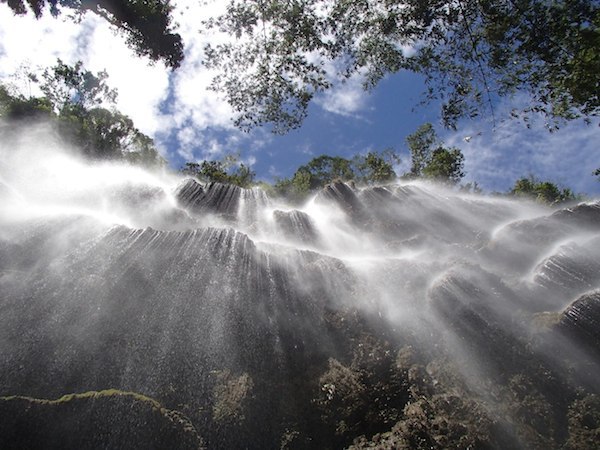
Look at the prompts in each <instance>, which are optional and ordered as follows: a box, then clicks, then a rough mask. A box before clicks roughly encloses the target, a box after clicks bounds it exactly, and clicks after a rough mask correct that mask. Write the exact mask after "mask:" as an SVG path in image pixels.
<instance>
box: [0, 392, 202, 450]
mask: <svg viewBox="0 0 600 450" xmlns="http://www.w3.org/2000/svg"><path fill="white" fill-rule="evenodd" d="M0 448H3V449H6V450H10V449H14V450H17V449H19V450H20V449H31V450H34V449H57V450H58V449H64V450H70V449H73V450H76V449H77V450H84V449H99V448H128V449H156V450H159V449H165V448H169V449H181V450H184V449H185V450H201V449H204V448H205V447H204V443H203V441H202V439H201V438H200V436H199V435H198V433H197V432H196V430H195V428H194V426H193V425H192V423H191V422H190V421H189V419H187V418H186V417H185V416H183V415H181V414H180V413H178V412H177V411H171V410H168V409H165V408H164V407H162V406H161V405H160V404H159V403H158V402H156V401H155V400H152V399H150V398H148V397H144V396H142V395H139V394H134V393H130V392H120V391H115V390H113V391H101V392H87V393H85V394H76V395H67V396H64V397H62V398H60V399H58V400H41V399H34V398H28V397H2V398H0Z"/></svg>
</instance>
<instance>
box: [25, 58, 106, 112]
mask: <svg viewBox="0 0 600 450" xmlns="http://www.w3.org/2000/svg"><path fill="white" fill-rule="evenodd" d="M29 77H30V79H31V80H32V81H34V82H38V81H39V80H38V79H37V77H36V76H35V75H34V74H29ZM107 78H108V74H107V73H106V72H105V71H102V72H99V73H98V74H97V75H94V74H93V73H92V72H90V71H89V70H84V68H83V63H82V62H81V61H78V62H77V63H75V65H74V66H69V65H67V64H65V63H63V62H62V61H61V60H60V59H58V60H57V64H56V65H55V66H53V67H51V68H49V69H46V70H44V73H43V74H42V79H43V82H41V83H40V85H39V86H40V89H41V91H42V92H43V93H44V96H45V98H46V99H48V101H50V103H51V104H52V107H53V109H54V111H55V112H57V113H60V112H61V111H62V110H63V109H64V108H70V109H73V108H81V109H90V108H93V107H96V106H99V105H101V104H103V103H105V104H110V105H114V103H115V101H116V99H117V91H116V89H110V88H109V87H108V85H107V84H106V79H107Z"/></svg>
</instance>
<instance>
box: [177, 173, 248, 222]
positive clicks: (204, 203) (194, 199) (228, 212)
mask: <svg viewBox="0 0 600 450" xmlns="http://www.w3.org/2000/svg"><path fill="white" fill-rule="evenodd" d="M241 195H242V188H240V187H238V186H233V185H231V184H221V183H208V184H207V185H205V186H203V185H202V184H200V183H198V182H197V181H195V180H192V179H188V180H186V181H185V182H183V183H182V184H181V185H179V186H178V187H177V189H176V191H175V197H176V198H177V200H178V202H179V204H180V205H181V206H182V207H183V208H186V209H189V210H191V211H192V212H195V213H201V212H212V213H215V214H219V215H222V216H224V217H226V218H228V219H235V218H236V217H237V214H238V210H239V202H240V196H241Z"/></svg>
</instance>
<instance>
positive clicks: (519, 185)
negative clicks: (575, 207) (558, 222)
mask: <svg viewBox="0 0 600 450" xmlns="http://www.w3.org/2000/svg"><path fill="white" fill-rule="evenodd" d="M510 194H511V195H514V196H516V197H526V198H530V199H533V200H535V201H537V202H539V203H544V204H547V205H556V204H560V203H566V202H572V201H575V200H577V199H578V197H577V196H576V195H575V194H574V193H573V191H572V190H571V189H569V188H562V189H561V188H560V187H558V186H557V185H556V184H554V183H552V182H550V181H541V180H538V179H537V178H536V177H534V176H533V175H530V176H529V177H523V178H520V179H518V180H517V181H516V182H515V185H514V186H513V187H512V189H511V190H510Z"/></svg>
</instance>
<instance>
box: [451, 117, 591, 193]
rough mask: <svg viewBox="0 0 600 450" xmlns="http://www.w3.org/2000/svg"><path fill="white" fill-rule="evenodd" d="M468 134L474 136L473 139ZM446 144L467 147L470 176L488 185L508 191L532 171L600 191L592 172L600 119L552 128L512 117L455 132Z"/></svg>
mask: <svg viewBox="0 0 600 450" xmlns="http://www.w3.org/2000/svg"><path fill="white" fill-rule="evenodd" d="M480 132H481V134H480V135H478V133H480ZM466 136H471V139H470V141H469V142H465V141H464V137H466ZM446 144H448V145H453V146H457V147H459V148H460V149H461V150H462V151H463V154H464V155H465V171H466V173H467V176H466V181H477V182H478V183H480V185H482V187H483V188H484V189H487V190H498V191H506V190H508V189H510V187H512V185H513V183H514V182H515V180H517V179H518V178H520V177H523V176H528V175H530V174H531V175H534V176H536V177H538V178H540V179H543V180H549V181H552V182H555V183H558V184H559V185H561V186H564V187H569V188H571V189H572V190H573V191H575V192H585V193H590V194H594V193H596V194H598V193H600V183H598V182H597V181H596V179H595V178H594V177H593V176H592V175H591V174H592V172H593V170H594V169H595V168H597V167H600V132H599V130H598V126H597V124H592V125H586V124H584V123H582V122H581V121H578V122H572V123H568V124H565V125H563V126H562V127H561V128H560V129H559V130H558V131H555V132H553V133H550V132H548V131H547V130H546V129H545V128H544V127H543V125H542V124H538V123H534V125H533V126H532V128H531V129H526V128H525V126H524V125H523V123H522V122H519V121H517V120H507V121H506V122H503V123H501V124H499V125H498V126H497V127H496V129H495V130H493V129H492V128H491V127H490V126H488V125H486V124H484V123H483V122H480V123H476V124H473V125H471V126H470V127H468V128H465V129H463V130H461V132H460V133H453V134H451V135H449V136H448V137H447V138H446Z"/></svg>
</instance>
